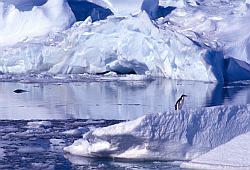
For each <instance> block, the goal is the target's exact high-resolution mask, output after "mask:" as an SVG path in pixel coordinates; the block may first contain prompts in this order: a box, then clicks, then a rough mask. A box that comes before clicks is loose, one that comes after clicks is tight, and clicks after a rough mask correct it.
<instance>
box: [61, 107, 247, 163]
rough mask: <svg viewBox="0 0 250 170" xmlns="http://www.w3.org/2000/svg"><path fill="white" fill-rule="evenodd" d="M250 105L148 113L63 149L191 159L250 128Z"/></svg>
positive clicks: (78, 152)
mask: <svg viewBox="0 0 250 170" xmlns="http://www.w3.org/2000/svg"><path fill="white" fill-rule="evenodd" d="M249 112H250V106H249V105H238V106H236V105H235V106H233V105H232V106H230V105H229V106H217V107H211V108H200V109H194V110H193V109H191V110H182V111H168V112H166V113H159V114H147V115H145V116H142V117H140V118H138V119H136V120H133V121H128V122H123V123H120V124H116V125H112V126H109V127H104V128H97V129H95V130H92V131H90V132H88V133H86V134H84V136H83V138H82V139H79V140H76V141H75V142H74V143H73V144H72V145H70V146H68V147H65V148H64V151H65V152H68V153H70V154H74V155H78V156H86V157H109V158H112V159H118V158H119V159H134V160H161V161H175V160H183V161H184V160H192V159H194V158H196V157H197V156H199V155H202V154H204V153H206V152H208V151H210V150H212V149H214V148H216V147H217V146H220V145H222V144H225V143H226V142H228V141H230V140H231V139H232V138H234V137H236V136H238V135H240V134H242V133H245V132H247V131H249V130H250V124H249V121H250V116H249Z"/></svg>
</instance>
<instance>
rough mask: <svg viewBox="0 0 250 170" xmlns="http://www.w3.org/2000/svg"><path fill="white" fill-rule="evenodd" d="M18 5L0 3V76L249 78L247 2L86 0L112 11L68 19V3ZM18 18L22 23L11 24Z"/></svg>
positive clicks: (69, 13)
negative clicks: (101, 17) (99, 17)
mask: <svg viewBox="0 0 250 170" xmlns="http://www.w3.org/2000/svg"><path fill="white" fill-rule="evenodd" d="M17 2H18V1H13V2H12V1H10V2H7V1H3V2H1V8H0V9H1V10H0V11H1V16H2V17H1V22H0V23H1V27H0V30H1V32H0V41H1V46H2V47H0V52H1V56H0V71H1V72H2V73H15V74H20V73H30V72H32V73H36V74H41V73H50V74H82V73H90V74H93V73H94V74H99V73H106V72H109V71H112V72H116V73H119V74H129V73H136V74H142V75H151V76H160V77H166V78H170V79H182V80H198V81H212V82H216V81H220V82H223V81H237V80H245V79H250V71H249V70H250V69H249V68H250V65H249V54H248V46H249V45H248V44H249V43H248V37H249V33H248V31H247V29H246V28H247V27H248V25H249V24H250V22H248V20H247V18H248V16H249V14H250V13H249V10H248V2H243V1H240V0H238V1H235V2H234V3H229V2H228V3H227V2H224V3H222V2H218V3H219V4H224V7H221V8H218V9H216V12H214V10H215V7H214V5H215V4H216V3H215V2H213V3H212V2H211V3H209V2H208V1H196V2H195V1H183V2H181V1H171V2H170V1H159V4H160V5H163V6H158V1H151V0H144V1H142V0H137V1H135V2H134V1H133V2H132V1H131V2H130V1H128V2H126V3H125V2H124V1H101V0H100V1H90V3H95V4H97V5H101V6H102V7H103V8H110V10H111V11H112V12H113V13H114V15H111V16H109V17H108V18H107V19H104V20H100V21H95V22H92V19H91V18H90V17H89V18H87V19H86V20H85V21H79V22H75V23H74V24H73V22H74V21H75V16H74V15H73V12H72V11H71V10H70V7H69V5H68V3H67V2H66V1H63V0H60V1H57V2H54V1H52V0H48V1H47V2H46V3H45V1H39V2H40V4H39V2H37V3H38V5H37V4H35V3H34V1H31V0H30V1H27V3H25V4H30V5H21V4H20V3H17ZM216 2H217V1H216ZM132 3H133V4H134V3H135V4H134V5H131V4H132ZM197 4H198V5H197ZM39 5H40V6H39ZM168 5H172V6H174V7H173V8H171V9H169V8H168ZM124 6H126V7H128V8H124ZM12 9H13V10H12ZM123 10H125V11H123ZM142 10H145V11H146V12H142ZM45 11H46V12H47V13H45ZM134 11H136V12H134ZM45 14H46V15H45ZM47 14H48V15H47ZM131 14H132V15H131ZM229 14H230V15H229ZM95 15H99V13H98V12H97V13H96V14H95V13H92V17H95ZM11 16H13V17H11ZM58 16H60V17H58ZM191 16H193V17H191ZM62 17H63V18H65V19H62ZM159 17H160V18H159ZM16 18H20V19H16ZM34 18H41V21H40V20H35V21H34V22H33V20H34ZM27 19H30V20H28V21H27ZM152 19H154V20H152ZM17 21H18V22H17ZM234 22H237V23H238V24H234V26H233V27H232V26H230V25H233V23H234ZM20 23H23V27H14V26H13V24H20ZM72 24H73V25H72ZM41 25H43V26H44V27H41ZM29 28H33V29H29ZM67 28H68V29H67ZM13 29H18V30H13ZM65 29H66V30H65ZM28 30H32V31H33V32H32V31H28ZM62 30H64V31H62ZM235 32H237V33H235ZM44 35H46V36H44ZM10 45H11V46H10Z"/></svg>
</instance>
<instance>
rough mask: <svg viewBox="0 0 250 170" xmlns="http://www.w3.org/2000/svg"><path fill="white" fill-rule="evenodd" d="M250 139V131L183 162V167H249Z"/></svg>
mask: <svg viewBox="0 0 250 170" xmlns="http://www.w3.org/2000/svg"><path fill="white" fill-rule="evenodd" d="M249 140H250V132H247V133H245V134H242V135H239V136H237V137H235V138H233V139H232V140H231V141H229V142H227V143H226V144H224V145H221V146H218V147H217V148H215V149H213V150H211V151H209V152H208V153H206V154H204V155H201V156H200V157H198V158H195V159H194V160H192V161H190V162H185V163H182V164H181V167H182V168H188V169H235V170H236V169H239V170H240V169H244V170H246V169H249V168H250V145H249Z"/></svg>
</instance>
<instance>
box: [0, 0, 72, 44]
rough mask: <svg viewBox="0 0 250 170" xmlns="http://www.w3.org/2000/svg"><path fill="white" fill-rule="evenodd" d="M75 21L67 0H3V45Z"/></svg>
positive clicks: (0, 36) (0, 27) (0, 18)
mask: <svg viewBox="0 0 250 170" xmlns="http://www.w3.org/2000/svg"><path fill="white" fill-rule="evenodd" d="M38 5H39V6H38ZM74 21H75V16H74V14H73V12H72V11H71V9H70V7H69V6H68V3H67V2H65V1H64V0H57V1H53V0H49V1H46V0H38V1H33V0H24V1H22V2H21V1H17V0H11V1H8V0H7V1H5V0H4V1H3V2H0V46H3V45H4V46H6V45H13V44H15V43H16V42H19V41H24V40H27V39H30V38H32V37H37V36H43V35H47V34H48V33H50V32H56V31H62V30H64V29H66V28H69V26H70V25H71V24H73V22H74Z"/></svg>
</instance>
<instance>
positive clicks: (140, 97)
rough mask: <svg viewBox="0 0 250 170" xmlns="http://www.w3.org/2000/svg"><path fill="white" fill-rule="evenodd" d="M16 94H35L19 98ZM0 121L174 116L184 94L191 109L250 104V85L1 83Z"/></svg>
mask: <svg viewBox="0 0 250 170" xmlns="http://www.w3.org/2000/svg"><path fill="white" fill-rule="evenodd" d="M15 89H25V90H27V91H29V92H27V93H21V94H16V93H13V91H14V90H15ZM0 91H1V96H0V119H10V120H13V119H17V120H20V119H107V120H110V119H116V120H133V119H135V118H137V117H139V116H141V115H144V114H147V113H152V112H154V113H155V112H164V111H167V110H173V109H174V104H175V101H176V100H177V99H178V98H179V97H180V96H181V94H187V95H188V97H187V98H186V100H185V104H184V107H185V108H197V107H204V106H206V107H207V106H215V105H222V104H247V103H250V83H247V82H238V83H234V84H229V85H223V84H213V83H204V82H192V81H170V80H165V79H158V80H155V81H150V82H149V81H111V82H75V83H40V84H39V83H26V84H24V83H13V82H1V83H0Z"/></svg>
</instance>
